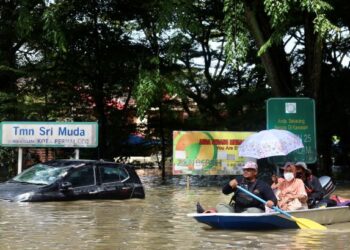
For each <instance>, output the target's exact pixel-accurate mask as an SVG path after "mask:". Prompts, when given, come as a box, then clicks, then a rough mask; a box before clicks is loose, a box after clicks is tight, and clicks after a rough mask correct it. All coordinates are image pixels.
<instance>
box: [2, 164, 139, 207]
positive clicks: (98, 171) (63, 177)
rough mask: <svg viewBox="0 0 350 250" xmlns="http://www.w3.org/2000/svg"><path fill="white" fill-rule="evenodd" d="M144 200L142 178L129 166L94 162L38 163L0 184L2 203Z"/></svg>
mask: <svg viewBox="0 0 350 250" xmlns="http://www.w3.org/2000/svg"><path fill="white" fill-rule="evenodd" d="M129 198H141V199H142V198H145V192H144V188H143V185H142V183H141V180H140V178H139V177H138V175H137V173H136V172H135V170H134V169H133V168H132V167H131V166H128V165H125V164H118V163H114V162H107V161H95V160H52V161H48V162H45V163H38V164H35V165H33V166H32V167H30V168H28V169H26V170H25V171H23V172H22V173H21V174H19V175H17V176H16V177H14V178H12V179H10V180H8V181H6V182H4V183H0V199H1V200H9V201H28V202H32V201H67V200H82V199H85V200H86V199H129Z"/></svg>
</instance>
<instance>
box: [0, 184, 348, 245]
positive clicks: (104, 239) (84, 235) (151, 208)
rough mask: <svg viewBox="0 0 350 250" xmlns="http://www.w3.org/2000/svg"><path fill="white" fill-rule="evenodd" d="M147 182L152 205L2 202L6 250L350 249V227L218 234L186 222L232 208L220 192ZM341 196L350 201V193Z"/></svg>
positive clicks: (0, 227) (0, 224) (0, 240)
mask: <svg viewBox="0 0 350 250" xmlns="http://www.w3.org/2000/svg"><path fill="white" fill-rule="evenodd" d="M144 182H145V183H146V199H145V200H138V199H137V200H126V201H76V202H48V203H9V202H3V201H0V249H60V250H61V249H84V250H88V249H202V248H205V249H238V248H240V249H252V248H253V249H254V248H256V249H276V248H279V249H329V248H332V249H346V248H348V239H349V238H350V223H344V224H338V225H331V226H328V228H329V229H328V230H327V231H325V232H317V231H316V232H315V231H309V230H278V231H267V232H239V231H228V230H215V229H211V228H209V227H207V226H206V225H204V224H199V223H197V222H196V221H195V220H193V218H189V217H187V216H186V214H187V213H190V212H194V209H195V203H196V202H197V201H200V202H201V203H202V204H203V205H206V207H214V206H215V205H216V204H217V203H218V202H228V201H229V199H230V197H229V196H224V195H223V194H221V189H220V187H192V188H191V189H190V190H186V188H185V187H186V186H185V185H183V186H178V185H154V184H152V185H151V184H150V183H151V182H150V181H149V179H144ZM336 192H337V194H339V195H341V196H345V197H350V188H343V189H341V188H338V189H337V191H336Z"/></svg>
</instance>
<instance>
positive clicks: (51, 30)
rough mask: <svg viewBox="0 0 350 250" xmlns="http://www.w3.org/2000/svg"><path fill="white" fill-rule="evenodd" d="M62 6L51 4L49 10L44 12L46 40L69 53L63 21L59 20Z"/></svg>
mask: <svg viewBox="0 0 350 250" xmlns="http://www.w3.org/2000/svg"><path fill="white" fill-rule="evenodd" d="M60 7H61V6H60V4H51V5H50V7H49V8H47V9H46V10H45V11H44V14H43V21H44V27H43V29H44V32H45V38H46V39H47V40H48V41H50V42H52V43H53V44H54V45H55V46H57V48H58V49H59V50H60V51H62V52H66V51H67V41H66V37H65V34H64V31H63V30H62V20H60V19H59V14H62V13H61V10H62V9H61V8H60Z"/></svg>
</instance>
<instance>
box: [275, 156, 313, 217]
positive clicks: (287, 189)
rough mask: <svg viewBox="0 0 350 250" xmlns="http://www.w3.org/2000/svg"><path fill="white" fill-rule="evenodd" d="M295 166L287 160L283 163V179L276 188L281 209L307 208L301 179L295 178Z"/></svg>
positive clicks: (305, 194)
mask: <svg viewBox="0 0 350 250" xmlns="http://www.w3.org/2000/svg"><path fill="white" fill-rule="evenodd" d="M295 176H296V167H295V165H294V164H293V163H290V162H287V163H286V164H285V165H284V173H283V177H284V181H282V182H281V183H279V185H278V188H277V193H276V196H277V199H278V206H279V207H280V208H281V209H283V210H287V211H290V210H297V209H307V208H308V206H307V193H306V190H305V187H304V183H303V181H302V180H300V179H298V178H295Z"/></svg>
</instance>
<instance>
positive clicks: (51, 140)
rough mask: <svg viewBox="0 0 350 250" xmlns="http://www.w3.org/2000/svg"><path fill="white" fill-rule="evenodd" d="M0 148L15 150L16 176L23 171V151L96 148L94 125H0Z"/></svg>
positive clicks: (15, 123)
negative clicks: (39, 148)
mask: <svg viewBox="0 0 350 250" xmlns="http://www.w3.org/2000/svg"><path fill="white" fill-rule="evenodd" d="M0 133H1V146H3V147H18V173H20V172H21V171H22V152H23V150H22V148H23V147H61V148H62V147H70V148H75V149H76V150H75V154H76V155H75V158H77V159H78V158H79V148H94V147H97V146H98V124H97V122H1V130H0Z"/></svg>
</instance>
